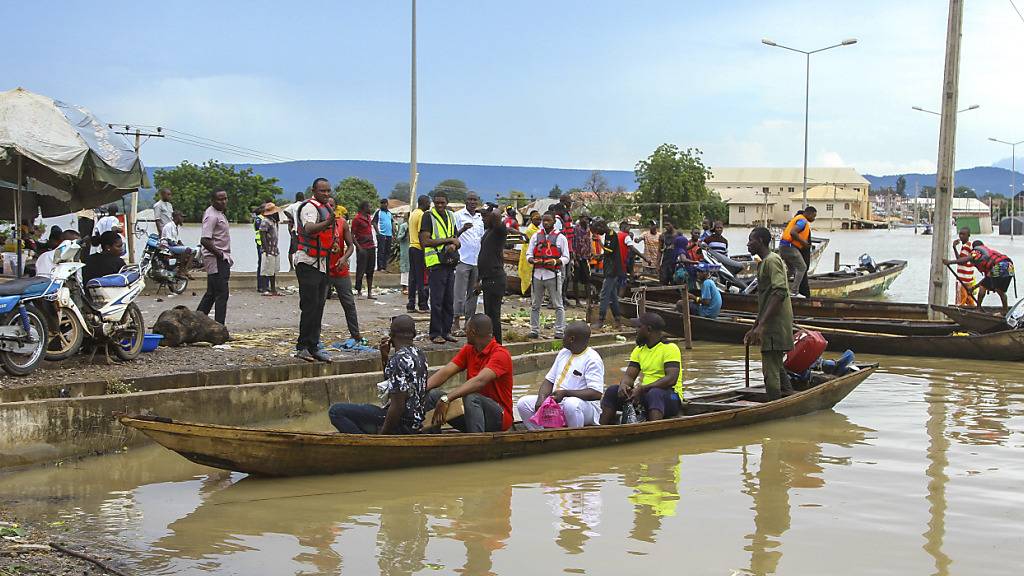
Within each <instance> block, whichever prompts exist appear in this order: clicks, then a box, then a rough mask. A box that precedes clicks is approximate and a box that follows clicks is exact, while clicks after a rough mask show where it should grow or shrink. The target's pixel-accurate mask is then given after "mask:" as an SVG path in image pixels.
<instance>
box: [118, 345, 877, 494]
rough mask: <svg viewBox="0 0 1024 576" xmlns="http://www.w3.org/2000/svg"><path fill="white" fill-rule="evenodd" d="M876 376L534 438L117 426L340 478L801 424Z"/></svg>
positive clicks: (198, 455) (136, 420)
mask: <svg viewBox="0 0 1024 576" xmlns="http://www.w3.org/2000/svg"><path fill="white" fill-rule="evenodd" d="M876 369H877V365H871V366H866V367H863V368H861V369H860V370H857V371H854V372H851V373H849V374H846V375H845V376H840V377H827V376H816V378H815V380H816V382H815V385H814V386H812V387H810V388H809V389H807V390H804V391H800V392H797V393H795V394H793V395H792V396H788V397H786V398H781V399H779V400H774V401H768V399H767V395H766V394H765V392H764V388H763V387H760V388H740V389H736V390H731V391H726V392H719V393H715V394H706V395H701V396H697V397H694V398H692V399H691V400H690V401H688V402H687V403H686V404H685V406H684V414H685V415H683V416H679V417H676V418H668V419H665V420H658V421H654V422H641V423H637V424H623V425H617V426H587V427H584V428H571V429H565V428H560V429H553V430H543V431H535V432H525V431H512V430H510V431H508V432H494V433H482V434H462V433H445V434H415V435H404V436H375V435H357V434H331V433H315V432H314V433H310V432H293V431H288V430H260V429H254V428H239V427H233V426H217V425H212V424H195V423H190V422H174V421H171V420H170V419H166V418H159V417H138V416H136V417H131V416H121V417H120V418H119V421H120V422H121V424H123V425H124V426H127V427H129V428H133V429H136V430H139V431H141V432H142V433H144V434H145V435H147V436H149V437H150V438H151V439H153V440H154V441H155V442H157V443H159V444H161V445H162V446H164V447H165V448H168V449H170V450H173V451H175V452H177V453H178V454H181V455H182V456H184V457H185V458H188V459H189V460H191V461H193V462H196V463H198V464H203V465H205V466H212V467H214V468H221V469H224V470H231V471H236V472H246V473H249V474H256V475H261V476H303V475H312V474H339V473H345V472H358V471H365V470H383V469H389V468H406V467H414V466H432V465H438V464H446V465H447V464H454V463H462V462H479V461H484V460H496V459H501V458H512V457H518V456H531V455H536V454H545V453H549V452H557V451H562V450H578V449H582V448H593V447H601V446H608V445H610V444H618V443H623V442H635V441H639V440H649V439H652V438H661V437H665V436H671V435H677V434H688V433H694V432H704V431H707V430H716V429H719V428H728V427H734V426H746V425H749V424H755V423H758V422H765V421H768V420H775V419H779V418H789V417H793V416H801V415H803V414H809V413H811V412H815V411H818V410H825V409H828V408H831V407H832V406H835V405H836V404H837V403H838V402H839V401H840V400H842V399H843V398H845V397H846V396H847V395H848V394H849V393H850V392H852V391H853V389H854V388H856V387H857V386H858V385H859V384H860V383H861V382H863V381H864V380H865V379H866V378H867V377H868V376H870V375H871V374H872V373H874V371H875V370H876Z"/></svg>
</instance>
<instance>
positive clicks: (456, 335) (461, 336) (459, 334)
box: [452, 330, 466, 338]
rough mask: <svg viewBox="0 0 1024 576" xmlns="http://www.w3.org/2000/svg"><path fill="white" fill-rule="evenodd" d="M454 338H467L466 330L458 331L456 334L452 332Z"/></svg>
mask: <svg viewBox="0 0 1024 576" xmlns="http://www.w3.org/2000/svg"><path fill="white" fill-rule="evenodd" d="M452 336H455V337H456V338H465V337H466V331H465V330H456V331H455V332H452Z"/></svg>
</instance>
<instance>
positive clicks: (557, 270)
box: [526, 212, 569, 338]
mask: <svg viewBox="0 0 1024 576" xmlns="http://www.w3.org/2000/svg"><path fill="white" fill-rule="evenodd" d="M526 259H527V261H528V262H529V263H530V264H533V282H532V284H533V307H532V308H531V310H530V338H538V337H540V308H541V306H543V305H544V294H545V293H547V294H548V296H549V297H550V298H551V304H552V305H553V306H554V307H555V338H561V337H562V335H563V334H564V332H565V306H564V304H563V301H562V283H563V282H564V281H565V265H566V264H568V263H569V241H568V240H566V238H565V235H564V234H562V233H561V232H559V231H558V230H555V215H554V213H552V212H547V213H545V214H544V216H542V217H541V228H540V230H538V231H537V232H536V233H535V234H534V235H533V237H531V238H530V245H529V246H528V247H527V249H526Z"/></svg>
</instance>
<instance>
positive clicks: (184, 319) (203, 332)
mask: <svg viewBox="0 0 1024 576" xmlns="http://www.w3.org/2000/svg"><path fill="white" fill-rule="evenodd" d="M153 332H155V333H156V334H160V335H162V336H163V337H164V339H163V341H162V342H161V345H164V346H181V345H182V344H192V343H194V342H209V343H210V344H214V345H218V344H223V343H225V342H227V341H228V338H229V335H228V329H227V328H225V327H224V326H223V325H221V324H219V323H218V322H217V321H215V320H214V319H212V318H210V317H209V316H207V315H205V314H201V313H199V312H196V311H195V310H191V309H189V308H187V307H185V306H175V307H174V308H171V309H170V310H165V311H163V312H162V313H161V314H160V316H159V317H158V318H157V319H156V324H154V325H153Z"/></svg>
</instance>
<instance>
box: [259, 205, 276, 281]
mask: <svg viewBox="0 0 1024 576" xmlns="http://www.w3.org/2000/svg"><path fill="white" fill-rule="evenodd" d="M280 212H281V208H280V207H278V206H276V205H275V204H274V203H273V202H267V203H266V205H264V207H263V218H262V220H261V221H260V239H261V240H262V247H261V250H262V251H263V261H262V262H260V270H259V274H260V276H263V277H264V278H265V280H264V281H263V287H264V288H265V289H266V290H265V291H264V292H263V295H264V296H280V294H278V292H277V270H278V267H279V262H278V248H277V225H278V222H279V219H280V218H281V214H280Z"/></svg>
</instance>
